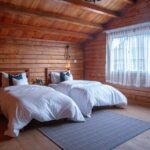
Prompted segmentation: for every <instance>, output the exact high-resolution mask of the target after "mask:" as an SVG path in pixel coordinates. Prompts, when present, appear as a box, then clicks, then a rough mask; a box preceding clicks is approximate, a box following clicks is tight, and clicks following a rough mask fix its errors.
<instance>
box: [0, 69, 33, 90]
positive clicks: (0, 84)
mask: <svg viewBox="0 0 150 150" xmlns="http://www.w3.org/2000/svg"><path fill="white" fill-rule="evenodd" d="M2 72H6V73H10V74H13V75H15V74H19V73H22V72H26V74H27V78H28V82H29V83H30V72H29V69H28V68H0V87H2Z"/></svg>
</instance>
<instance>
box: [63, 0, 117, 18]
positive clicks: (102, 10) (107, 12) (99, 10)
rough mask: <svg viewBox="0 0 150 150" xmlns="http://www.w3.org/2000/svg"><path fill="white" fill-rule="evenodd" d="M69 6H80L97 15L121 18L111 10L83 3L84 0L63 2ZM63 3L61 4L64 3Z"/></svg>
mask: <svg viewBox="0 0 150 150" xmlns="http://www.w3.org/2000/svg"><path fill="white" fill-rule="evenodd" d="M62 1H64V2H66V3H68V4H73V5H76V6H78V7H79V8H83V9H85V10H88V11H91V12H94V13H97V14H102V15H106V16H110V17H119V13H117V12H114V11H111V10H109V9H105V8H103V7H100V6H97V5H94V4H91V3H88V2H85V1H82V0H62ZM62 1H61V2H62Z"/></svg>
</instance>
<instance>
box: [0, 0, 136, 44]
mask: <svg viewBox="0 0 150 150" xmlns="http://www.w3.org/2000/svg"><path fill="white" fill-rule="evenodd" d="M134 3H135V1H134V0H101V1H99V2H96V3H95V4H94V3H88V2H85V1H84V0H0V38H7V37H9V38H21V39H38V40H39V39H42V40H55V41H69V42H84V41H86V40H88V39H93V38H94V35H95V34H96V33H99V32H102V31H103V30H105V28H104V24H106V23H107V22H109V21H110V20H112V19H117V18H118V17H120V15H121V12H122V10H123V9H124V8H126V7H128V6H132V5H134Z"/></svg>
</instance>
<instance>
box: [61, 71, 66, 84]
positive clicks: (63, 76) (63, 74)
mask: <svg viewBox="0 0 150 150" xmlns="http://www.w3.org/2000/svg"><path fill="white" fill-rule="evenodd" d="M63 81H65V73H64V72H60V82H63Z"/></svg>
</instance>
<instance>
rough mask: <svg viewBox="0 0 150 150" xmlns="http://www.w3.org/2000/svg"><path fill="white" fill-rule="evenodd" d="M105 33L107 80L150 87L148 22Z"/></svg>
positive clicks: (149, 35)
mask: <svg viewBox="0 0 150 150" xmlns="http://www.w3.org/2000/svg"><path fill="white" fill-rule="evenodd" d="M106 33H107V42H106V43H107V45H106V47H107V49H106V82H110V83H115V84H120V85H125V86H135V87H150V22H147V23H143V24H138V25H134V26H129V27H125V28H120V29H117V30H112V31H107V32H106Z"/></svg>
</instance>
